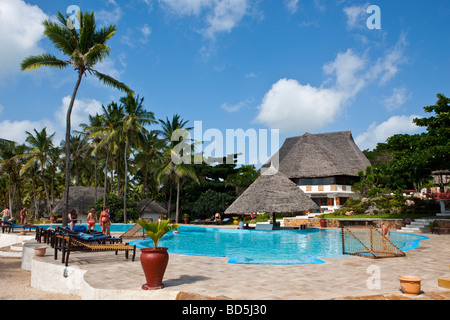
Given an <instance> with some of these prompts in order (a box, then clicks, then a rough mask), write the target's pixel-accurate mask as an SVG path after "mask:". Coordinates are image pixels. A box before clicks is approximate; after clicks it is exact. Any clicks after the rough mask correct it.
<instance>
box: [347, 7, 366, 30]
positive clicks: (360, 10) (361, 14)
mask: <svg viewBox="0 0 450 320" xmlns="http://www.w3.org/2000/svg"><path fill="white" fill-rule="evenodd" d="M368 7H369V4H367V3H366V4H362V5H360V6H356V5H355V6H350V7H345V8H344V13H345V14H346V16H347V27H348V28H349V29H355V28H356V29H363V28H367V25H366V21H367V18H368V17H369V16H368V15H367V8H368Z"/></svg>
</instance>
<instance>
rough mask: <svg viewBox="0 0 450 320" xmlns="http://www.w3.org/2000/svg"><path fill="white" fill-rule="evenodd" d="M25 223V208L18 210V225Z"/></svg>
mask: <svg viewBox="0 0 450 320" xmlns="http://www.w3.org/2000/svg"><path fill="white" fill-rule="evenodd" d="M25 223H27V208H23V209H22V210H20V224H25Z"/></svg>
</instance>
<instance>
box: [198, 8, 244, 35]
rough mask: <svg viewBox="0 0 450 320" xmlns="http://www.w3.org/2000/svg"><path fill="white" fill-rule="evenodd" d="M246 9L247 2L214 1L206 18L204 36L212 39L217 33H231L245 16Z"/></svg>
mask: <svg viewBox="0 0 450 320" xmlns="http://www.w3.org/2000/svg"><path fill="white" fill-rule="evenodd" d="M247 8H248V5H247V0H221V1H215V6H214V9H213V12H212V13H210V14H209V15H208V16H207V21H208V28H206V30H205V31H204V35H205V36H206V37H208V38H211V39H214V38H215V35H216V34H217V33H220V32H231V30H232V29H233V28H234V27H235V26H236V25H237V24H238V23H239V22H240V21H241V20H242V18H243V17H244V16H245V14H246V13H247Z"/></svg>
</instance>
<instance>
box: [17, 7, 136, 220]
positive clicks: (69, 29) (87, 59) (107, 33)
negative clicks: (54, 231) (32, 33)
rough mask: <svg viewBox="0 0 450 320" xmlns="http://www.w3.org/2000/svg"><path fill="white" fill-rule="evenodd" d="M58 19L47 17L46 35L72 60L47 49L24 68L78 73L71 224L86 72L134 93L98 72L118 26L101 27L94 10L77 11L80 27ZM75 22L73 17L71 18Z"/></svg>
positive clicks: (68, 122) (28, 60)
mask: <svg viewBox="0 0 450 320" xmlns="http://www.w3.org/2000/svg"><path fill="white" fill-rule="evenodd" d="M57 18H58V22H53V21H51V20H46V21H44V27H45V31H44V35H46V36H47V37H48V38H49V39H50V41H52V42H53V44H54V46H55V47H56V48H57V49H59V50H60V51H61V52H62V53H63V54H64V55H66V56H68V57H69V60H61V59H59V58H57V57H56V56H54V55H51V54H48V53H44V54H42V55H40V56H31V57H28V58H26V59H25V60H23V62H22V70H24V71H28V70H34V69H37V68H40V67H51V68H57V69H64V68H66V67H68V66H72V67H73V68H74V69H75V71H76V72H77V73H78V78H77V82H76V84H75V88H74V90H73V93H72V98H71V100H70V103H69V108H68V110H67V117H66V138H65V142H66V166H65V171H66V181H65V190H66V193H65V201H64V203H65V205H64V207H65V211H64V214H63V224H64V225H67V212H68V201H69V187H70V132H71V114H72V109H73V105H74V103H75V98H76V95H77V92H78V89H79V87H80V84H81V79H82V78H83V75H87V74H91V75H94V76H95V77H97V78H98V79H99V80H100V81H102V82H103V83H104V84H106V85H107V86H110V87H112V88H116V89H118V90H120V91H124V92H126V93H128V94H133V91H132V90H131V89H130V88H129V87H128V86H127V85H125V84H124V83H122V82H119V81H118V80H116V79H114V78H112V77H111V76H109V75H106V74H103V73H100V72H98V71H97V70H95V69H94V66H95V65H96V64H97V63H99V62H101V61H102V60H104V59H105V58H106V57H107V56H108V55H109V53H110V52H111V48H110V47H109V46H107V45H106V43H107V42H108V40H109V39H111V37H112V36H113V35H114V34H115V32H116V26H115V25H110V26H109V27H104V28H102V29H100V30H97V28H96V24H95V17H94V12H92V13H85V14H83V13H82V12H81V11H79V12H78V13H77V19H78V22H79V26H80V27H79V29H78V30H77V29H75V28H74V27H73V24H72V23H70V24H69V23H68V19H69V17H68V16H67V15H66V16H64V15H62V14H61V13H60V12H58V16H57ZM70 22H71V21H70Z"/></svg>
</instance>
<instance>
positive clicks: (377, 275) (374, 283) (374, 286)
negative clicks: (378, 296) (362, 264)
mask: <svg viewBox="0 0 450 320" xmlns="http://www.w3.org/2000/svg"><path fill="white" fill-rule="evenodd" d="M366 272H367V273H368V274H369V275H370V276H369V277H368V278H367V282H366V284H367V289H370V290H379V289H381V269H380V267H379V266H376V265H373V264H371V265H370V266H368V267H367V270H366Z"/></svg>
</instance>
